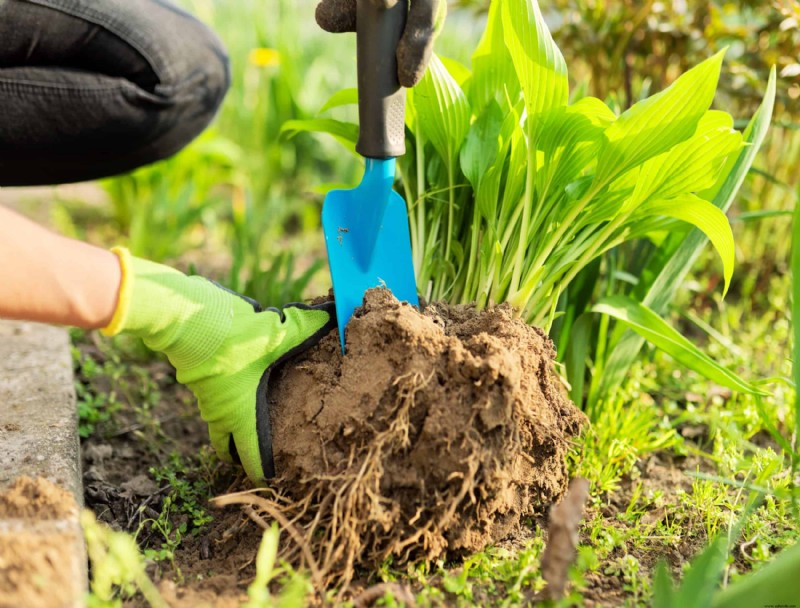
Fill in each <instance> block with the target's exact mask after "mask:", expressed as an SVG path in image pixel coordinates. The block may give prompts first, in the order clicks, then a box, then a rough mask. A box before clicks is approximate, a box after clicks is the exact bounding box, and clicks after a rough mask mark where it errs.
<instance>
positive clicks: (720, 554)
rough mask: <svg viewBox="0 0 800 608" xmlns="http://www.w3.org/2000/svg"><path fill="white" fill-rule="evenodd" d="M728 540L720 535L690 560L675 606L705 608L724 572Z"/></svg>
mask: <svg viewBox="0 0 800 608" xmlns="http://www.w3.org/2000/svg"><path fill="white" fill-rule="evenodd" d="M727 548H728V538H727V536H725V535H723V534H720V535H719V536H717V537H716V538H715V539H714V540H713V541H711V543H710V544H709V545H708V546H707V547H706V548H705V549H703V551H702V553H700V555H698V556H697V557H695V558H694V559H693V560H692V565H691V566H690V567H689V569H688V570H687V571H686V573H685V574H684V575H683V580H682V581H681V585H680V588H679V589H678V591H677V592H676V593H675V596H674V602H675V606H680V607H681V608H683V607H686V608H690V607H696V608H706V607H707V606H710V605H711V598H712V596H713V594H714V590H715V589H716V588H717V586H718V585H719V581H720V579H721V578H722V573H723V571H724V570H725V558H726V557H727Z"/></svg>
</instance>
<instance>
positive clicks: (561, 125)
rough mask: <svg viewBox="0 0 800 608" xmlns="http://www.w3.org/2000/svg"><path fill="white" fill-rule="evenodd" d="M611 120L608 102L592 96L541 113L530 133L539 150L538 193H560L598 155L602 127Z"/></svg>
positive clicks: (611, 115)
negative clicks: (551, 191) (540, 153)
mask: <svg viewBox="0 0 800 608" xmlns="http://www.w3.org/2000/svg"><path fill="white" fill-rule="evenodd" d="M613 121H614V114H613V113H612V112H611V110H609V109H608V106H606V105H605V104H604V103H603V102H602V101H600V100H599V99H595V98H594V97H586V98H584V99H581V100H580V101H578V102H577V103H575V104H573V105H571V106H569V107H565V108H555V109H553V110H550V111H548V112H545V113H544V114H542V115H541V117H540V119H539V120H538V121H537V122H536V128H535V132H534V136H533V137H534V142H535V145H536V148H537V149H538V150H540V151H541V152H542V162H541V163H540V166H541V169H540V170H539V171H537V173H536V181H537V189H538V190H539V191H540V193H543V192H544V191H549V190H550V188H555V189H556V191H557V192H559V193H561V192H562V191H563V190H564V188H566V186H567V185H568V184H569V183H570V182H572V181H573V180H575V179H576V178H577V177H579V176H580V175H581V173H582V172H583V170H584V169H586V168H587V167H588V166H589V164H590V163H591V162H592V161H593V160H594V159H595V158H596V157H597V149H598V146H599V144H600V142H601V141H602V137H603V131H604V130H605V128H606V127H608V125H610V124H611V123H612V122H613Z"/></svg>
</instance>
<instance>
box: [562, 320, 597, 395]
mask: <svg viewBox="0 0 800 608" xmlns="http://www.w3.org/2000/svg"><path fill="white" fill-rule="evenodd" d="M591 343H592V316H591V315H588V314H582V315H581V316H580V317H578V320H577V321H575V324H574V325H573V326H572V328H571V329H570V332H569V347H568V348H567V355H566V360H565V361H564V366H565V368H566V372H567V380H568V381H569V384H570V391H569V398H570V399H571V400H572V402H573V403H576V404H578V407H580V404H581V403H583V386H584V383H585V377H586V361H587V360H588V358H589V345H590V344H591Z"/></svg>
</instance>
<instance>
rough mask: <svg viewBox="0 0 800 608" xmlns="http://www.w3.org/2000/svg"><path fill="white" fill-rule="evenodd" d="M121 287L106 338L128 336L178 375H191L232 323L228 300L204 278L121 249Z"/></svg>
mask: <svg viewBox="0 0 800 608" xmlns="http://www.w3.org/2000/svg"><path fill="white" fill-rule="evenodd" d="M111 251H112V252H113V253H114V254H115V255H116V256H117V257H118V258H119V261H120V268H121V271H122V282H121V284H120V290H119V297H118V299H117V309H116V310H115V312H114V316H113V317H112V319H111V323H109V325H108V326H107V327H105V328H103V329H102V330H101V331H102V333H103V334H105V335H107V336H114V335H116V334H119V333H123V332H124V333H127V334H131V335H134V336H137V337H140V338H142V339H143V340H144V342H145V344H146V345H147V346H148V347H149V348H151V349H153V350H155V351H158V352H163V353H164V354H166V355H167V357H168V358H169V360H170V362H171V363H172V365H173V366H175V368H176V369H177V370H188V369H191V368H193V367H195V366H197V365H199V364H201V363H202V362H203V361H205V360H206V359H208V358H209V357H210V356H211V355H213V354H214V353H215V352H216V350H217V349H218V348H219V347H220V345H221V344H222V342H223V341H224V340H225V338H226V337H227V336H228V334H229V332H230V328H231V323H232V321H233V305H232V303H231V297H230V295H228V294H227V293H226V292H225V291H223V290H222V289H219V288H218V287H216V286H215V285H214V284H213V283H211V282H210V281H208V280H206V279H204V278H202V277H188V276H186V275H185V274H183V273H182V272H179V271H177V270H175V269H174V268H170V267H168V266H164V265H162V264H156V263H154V262H150V261H147V260H143V259H141V258H136V257H134V256H132V255H131V254H130V252H129V251H128V250H127V249H125V248H122V247H115V248H113V249H112V250H111Z"/></svg>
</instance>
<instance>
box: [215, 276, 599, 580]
mask: <svg viewBox="0 0 800 608" xmlns="http://www.w3.org/2000/svg"><path fill="white" fill-rule="evenodd" d="M347 349H348V354H347V356H346V357H342V355H341V352H340V347H339V339H338V335H336V334H335V333H334V334H331V335H329V336H327V337H326V338H325V339H324V340H323V341H322V342H321V343H320V344H319V345H318V346H317V347H315V348H314V349H312V350H310V351H309V352H308V353H307V354H305V355H304V356H302V357H300V358H298V359H295V360H294V361H292V362H290V363H289V364H287V365H286V366H284V367H283V368H282V369H281V370H279V371H278V372H276V373H275V375H274V377H273V379H272V382H271V384H270V393H269V399H270V402H271V411H272V429H273V451H274V457H275V465H276V469H277V471H278V474H279V475H280V476H281V477H280V479H278V480H277V481H276V482H275V483H273V484H272V487H271V488H270V489H268V490H265V491H263V493H262V494H261V495H260V496H255V495H245V496H239V497H238V500H240V501H246V502H249V503H250V504H251V505H253V506H255V507H256V508H257V509H260V510H261V511H262V512H264V513H265V514H266V515H268V516H269V517H271V518H275V519H277V520H278V521H279V522H280V523H282V524H283V527H284V528H286V527H287V524H291V525H290V527H289V528H288V531H289V534H290V536H292V538H293V539H294V540H295V543H294V544H293V545H292V546H289V547H287V548H286V550H285V554H284V557H286V558H287V559H294V560H295V561H299V562H304V563H306V564H307V565H308V566H309V567H310V568H311V571H312V575H314V578H315V579H318V580H316V581H315V582H318V583H319V582H322V580H325V579H329V580H331V581H333V582H337V583H340V584H341V583H344V584H346V583H347V582H348V581H349V580H350V579H351V578H352V576H353V575H354V571H355V568H356V567H359V566H364V567H367V568H374V567H375V566H376V565H378V564H380V563H381V562H382V561H383V560H384V559H386V558H387V557H389V556H392V558H393V563H394V564H395V565H400V564H402V563H404V562H407V561H409V560H415V559H419V558H422V559H434V558H437V557H440V556H443V555H448V554H449V555H452V554H454V553H456V552H460V551H476V550H480V549H483V548H484V547H485V546H486V545H487V544H490V543H493V542H496V541H498V540H500V539H502V538H504V537H507V536H509V535H511V534H515V533H517V532H518V531H519V528H520V526H521V523H522V520H523V519H524V518H526V517H529V516H532V515H534V514H537V513H541V512H542V511H543V510H544V509H545V508H546V507H547V506H548V505H550V504H552V503H554V502H556V501H558V500H559V498H560V497H561V496H562V494H563V493H564V491H565V490H566V487H567V481H568V479H567V471H566V466H565V462H564V456H565V454H566V451H567V448H568V446H569V442H570V438H571V437H572V436H574V435H576V434H577V433H578V432H579V430H580V427H581V426H582V425H583V424H584V422H585V416H584V415H583V414H582V413H581V412H580V411H579V410H578V409H577V408H575V406H574V405H573V404H572V403H571V402H569V400H568V399H566V398H565V396H564V395H563V392H562V391H561V390H560V387H559V386H558V384H557V383H558V380H557V377H556V374H555V372H554V371H553V369H552V362H553V358H554V355H555V352H554V349H553V346H552V343H551V342H550V340H549V339H548V338H547V336H546V335H545V334H544V333H543V332H542V331H540V330H537V329H535V328H531V327H529V326H528V325H526V324H525V323H524V322H522V321H521V320H519V319H515V318H514V317H513V315H512V309H511V308H510V307H508V306H499V307H496V308H493V309H491V310H487V311H481V312H478V311H476V310H475V309H474V308H473V307H464V306H457V307H450V306H446V305H443V304H434V305H429V306H428V307H427V308H426V310H425V311H424V314H420V313H419V312H418V311H417V310H415V309H414V308H412V307H411V306H408V305H407V304H401V303H400V302H398V301H397V300H396V299H394V297H393V296H392V295H391V293H390V292H389V291H387V290H384V289H376V290H371V291H369V292H367V294H366V297H365V300H364V306H363V307H362V308H360V309H359V310H357V311H356V314H355V315H354V317H353V318H352V320H351V321H350V323H349V324H348V329H347ZM226 502H227V501H226ZM319 579H322V580H319Z"/></svg>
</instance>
